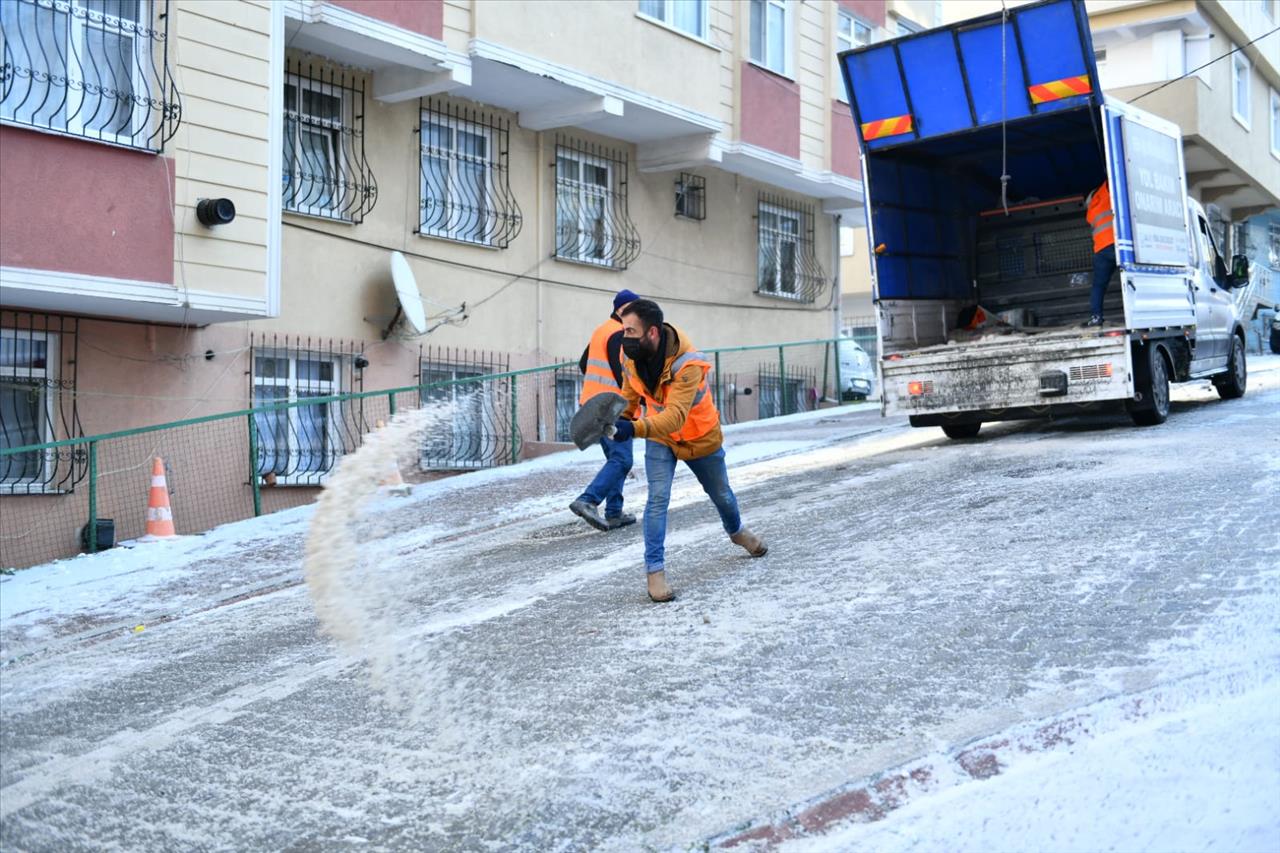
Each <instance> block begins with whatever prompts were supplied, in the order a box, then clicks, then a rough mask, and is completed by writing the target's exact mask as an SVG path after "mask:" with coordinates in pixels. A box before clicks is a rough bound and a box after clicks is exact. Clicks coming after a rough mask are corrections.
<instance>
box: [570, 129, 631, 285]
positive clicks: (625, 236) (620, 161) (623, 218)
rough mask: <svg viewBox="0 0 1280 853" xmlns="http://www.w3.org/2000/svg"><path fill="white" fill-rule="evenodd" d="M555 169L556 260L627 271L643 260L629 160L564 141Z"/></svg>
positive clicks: (621, 155)
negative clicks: (630, 207)
mask: <svg viewBox="0 0 1280 853" xmlns="http://www.w3.org/2000/svg"><path fill="white" fill-rule="evenodd" d="M555 170H556V251H555V257H557V258H560V259H561V260H565V261H576V262H578V263H585V264H595V265H597V266H602V267H608V268H610V269H615V270H624V269H626V268H627V267H628V266H629V265H630V264H631V263H632V262H634V261H635V259H636V258H637V257H639V255H640V235H639V233H637V231H636V227H635V224H634V223H633V222H632V221H631V216H630V214H629V213H628V211H627V159H626V155H625V154H622V153H621V152H614V151H609V150H607V149H604V148H600V147H598V146H595V145H588V144H585V143H580V142H571V141H568V140H565V139H562V138H561V139H557V140H556V162H555Z"/></svg>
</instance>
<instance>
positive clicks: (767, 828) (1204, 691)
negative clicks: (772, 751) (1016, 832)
mask: <svg viewBox="0 0 1280 853" xmlns="http://www.w3.org/2000/svg"><path fill="white" fill-rule="evenodd" d="M1261 683H1262V679H1261V677H1260V676H1259V675H1258V673H1257V671H1249V670H1243V671H1237V672H1234V673H1202V674H1199V675H1195V676H1190V677H1188V678H1185V679H1182V680H1179V681H1176V682H1172V683H1170V684H1166V685H1162V686H1160V687H1157V688H1152V689H1151V690H1148V691H1145V692H1142V693H1138V694H1130V695H1125V696H1117V697H1113V698H1109V699H1103V700H1100V701H1098V702H1095V703H1093V704H1091V705H1088V706H1085V707H1084V708H1082V709H1080V710H1077V711H1072V712H1069V713H1066V714H1063V715H1059V716H1056V717H1052V718H1049V719H1047V720H1040V721H1034V722H1030V723H1024V724H1022V725H1019V726H1016V727H1014V728H1012V729H1010V730H1008V731H1006V732H1003V733H1001V734H998V735H993V736H988V737H984V738H979V739H977V740H974V741H970V742H969V743H966V744H964V745H962V746H960V747H958V748H956V749H955V750H952V751H950V752H946V753H942V754H939V755H933V756H929V757H927V758H922V759H918V760H916V761H913V762H911V763H909V764H906V765H902V766H899V767H896V768H894V769H891V770H888V771H885V772H883V773H878V774H876V775H874V776H871V777H866V778H863V779H860V780H857V781H854V782H851V783H848V784H846V785H842V786H840V787H839V788H835V789H833V790H830V791H827V792H826V793H824V794H821V795H819V796H817V797H815V798H813V799H811V800H807V801H805V802H803V803H799V804H797V805H795V806H792V807H790V808H787V809H785V810H783V811H782V812H780V813H777V814H775V815H773V816H771V817H770V818H767V819H765V820H763V821H759V822H753V823H747V824H743V825H740V826H738V827H735V828H734V829H731V830H728V831H727V832H724V833H721V834H720V835H717V836H715V837H713V838H710V839H708V840H707V841H706V842H705V843H704V844H703V849H705V850H734V849H737V850H743V851H760V850H771V849H773V848H775V847H777V846H778V845H780V844H782V843H783V842H785V841H790V840H793V839H804V838H809V839H818V838H821V836H822V835H823V834H825V833H826V832H828V831H830V830H832V829H835V828H836V827H837V826H845V825H848V824H854V823H874V822H876V821H878V820H883V819H884V818H885V817H887V816H888V815H889V814H890V813H891V812H893V811H894V810H896V809H899V808H901V807H902V806H904V805H906V804H907V803H908V802H909V801H911V800H913V799H918V798H920V797H922V796H924V795H928V794H934V793H937V792H938V791H942V790H945V789H948V788H952V787H955V786H957V785H962V784H966V783H969V782H973V781H980V780H983V779H990V778H991V777H993V776H997V775H999V774H1000V773H1002V772H1003V771H1004V770H1005V769H1007V768H1008V767H1009V765H1010V763H1011V762H1012V760H1013V759H1014V758H1015V757H1017V756H1018V755H1027V754H1032V753H1051V752H1055V751H1059V750H1066V749H1069V748H1070V747H1071V746H1072V745H1073V744H1075V743H1078V742H1081V741H1086V740H1090V739H1093V738H1096V737H1098V736H1099V735H1103V734H1106V733H1109V732H1113V731H1117V730H1119V729H1122V728H1124V727H1125V726H1128V725H1131V724H1132V723H1134V722H1137V721H1139V720H1144V719H1147V718H1148V717H1152V716H1155V715H1157V714H1163V713H1169V712H1173V711H1179V710H1183V709H1186V708H1188V707H1192V706H1195V705H1198V704H1200V703H1203V702H1205V701H1207V700H1213V699H1224V698H1227V697H1231V696H1237V695H1240V694H1242V693H1245V692H1247V691H1248V690H1250V689H1253V688H1256V687H1257V686H1259V684H1261Z"/></svg>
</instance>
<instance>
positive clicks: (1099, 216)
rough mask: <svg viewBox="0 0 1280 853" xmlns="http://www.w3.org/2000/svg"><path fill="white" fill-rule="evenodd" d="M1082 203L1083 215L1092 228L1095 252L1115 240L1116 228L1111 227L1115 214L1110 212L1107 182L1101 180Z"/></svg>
mask: <svg viewBox="0 0 1280 853" xmlns="http://www.w3.org/2000/svg"><path fill="white" fill-rule="evenodd" d="M1084 204H1085V213H1084V217H1085V219H1087V220H1089V225H1090V227H1092V228H1093V251H1094V254H1097V253H1098V252H1101V251H1102V250H1103V249H1105V248H1107V247H1108V246H1113V245H1115V242H1116V230H1115V228H1114V227H1112V226H1113V225H1114V224H1115V223H1114V219H1115V214H1114V213H1112V212H1111V188H1110V187H1108V186H1107V182H1106V181H1103V182H1102V186H1100V187H1098V188H1097V189H1096V190H1094V191H1093V192H1091V193H1089V197H1088V198H1087V199H1085V201H1084Z"/></svg>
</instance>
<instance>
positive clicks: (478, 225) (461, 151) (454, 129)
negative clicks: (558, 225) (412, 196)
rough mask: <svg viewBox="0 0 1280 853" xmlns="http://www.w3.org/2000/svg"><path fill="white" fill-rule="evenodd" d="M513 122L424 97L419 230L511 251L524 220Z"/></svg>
mask: <svg viewBox="0 0 1280 853" xmlns="http://www.w3.org/2000/svg"><path fill="white" fill-rule="evenodd" d="M509 128H510V123H509V122H507V121H505V120H499V119H495V118H483V117H482V116H481V114H480V113H479V112H478V111H477V110H471V109H464V108H462V107H458V106H451V105H448V104H444V103H440V102H435V101H423V102H422V103H421V123H420V125H419V128H418V132H419V134H420V142H421V147H422V156H421V159H420V169H421V184H420V187H419V205H420V213H419V217H418V233H420V234H425V235H427V236H430V237H441V238H444V239H446V240H459V241H461V242H464V243H476V244H479V245H482V246H494V247H496V248H499V249H505V248H507V246H508V245H510V243H511V241H512V240H513V239H515V236H516V235H517V234H519V233H520V227H521V225H522V224H523V223H524V219H523V217H522V215H521V213H520V205H519V204H517V203H516V198H515V196H514V195H513V194H512V192H511V182H510V176H509V173H508V166H507V157H508V152H509V149H510V142H509Z"/></svg>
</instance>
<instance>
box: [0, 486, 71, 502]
mask: <svg viewBox="0 0 1280 853" xmlns="http://www.w3.org/2000/svg"><path fill="white" fill-rule="evenodd" d="M71 494H75V489H57V488H54V487H52V486H27V485H23V484H22V483H0V497H14V498H19V497H23V496H24V495H31V496H32V497H40V496H44V495H71Z"/></svg>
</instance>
